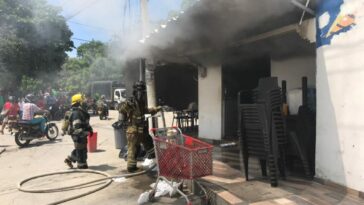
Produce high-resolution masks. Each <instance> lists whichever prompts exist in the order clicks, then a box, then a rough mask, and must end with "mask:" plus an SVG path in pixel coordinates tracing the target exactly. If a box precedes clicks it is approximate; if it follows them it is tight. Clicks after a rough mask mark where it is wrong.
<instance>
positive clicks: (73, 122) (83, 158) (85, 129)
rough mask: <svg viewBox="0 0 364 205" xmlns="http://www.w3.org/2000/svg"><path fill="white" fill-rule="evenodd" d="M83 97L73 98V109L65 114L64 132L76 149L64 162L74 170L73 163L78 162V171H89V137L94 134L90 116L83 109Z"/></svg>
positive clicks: (78, 95)
mask: <svg viewBox="0 0 364 205" xmlns="http://www.w3.org/2000/svg"><path fill="white" fill-rule="evenodd" d="M83 101H84V100H83V96H82V95H81V94H76V95H74V96H72V108H71V110H70V111H68V112H67V113H66V114H65V118H64V121H63V126H62V131H63V134H66V133H67V134H69V135H71V137H72V140H73V143H74V146H75V149H74V150H73V151H72V152H71V155H70V156H68V157H67V158H66V159H65V160H64V162H65V163H66V164H67V165H68V166H69V167H70V168H73V164H72V163H76V162H77V168H78V169H87V168H88V166H87V136H88V134H89V133H92V132H93V130H92V127H91V126H90V124H89V120H90V115H89V114H88V113H87V112H86V111H85V110H84V109H82V103H83Z"/></svg>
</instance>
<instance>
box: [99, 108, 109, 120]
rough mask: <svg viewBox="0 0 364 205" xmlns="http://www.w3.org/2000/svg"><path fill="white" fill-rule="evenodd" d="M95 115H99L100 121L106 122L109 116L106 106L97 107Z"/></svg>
mask: <svg viewBox="0 0 364 205" xmlns="http://www.w3.org/2000/svg"><path fill="white" fill-rule="evenodd" d="M97 114H98V115H99V118H100V120H107V119H108V116H109V108H108V106H107V105H106V104H103V105H102V106H99V107H97Z"/></svg>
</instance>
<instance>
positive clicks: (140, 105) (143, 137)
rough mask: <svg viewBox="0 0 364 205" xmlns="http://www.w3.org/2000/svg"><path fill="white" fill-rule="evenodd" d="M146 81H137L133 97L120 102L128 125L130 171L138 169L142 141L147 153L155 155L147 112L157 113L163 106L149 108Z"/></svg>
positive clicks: (121, 116)
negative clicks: (149, 134)
mask: <svg viewBox="0 0 364 205" xmlns="http://www.w3.org/2000/svg"><path fill="white" fill-rule="evenodd" d="M145 88H146V87H145V83H144V82H142V81H140V82H137V83H136V84H135V85H134V87H133V97H132V98H131V99H130V100H127V101H125V102H123V103H122V104H120V106H119V109H118V110H119V113H120V117H119V119H120V120H121V121H122V122H123V123H124V124H126V125H127V129H126V138H127V141H128V163H127V169H128V172H136V171H137V160H136V155H137V150H138V146H139V145H140V143H142V144H143V146H144V148H145V150H146V151H147V153H149V154H151V156H150V157H153V155H154V149H153V140H152V139H151V138H150V137H149V136H148V134H147V133H148V127H147V126H148V125H147V121H146V120H145V117H144V115H145V114H148V113H150V114H155V113H157V112H158V111H159V110H160V109H161V108H160V107H157V108H148V107H147V103H146V95H145V94H146V92H145Z"/></svg>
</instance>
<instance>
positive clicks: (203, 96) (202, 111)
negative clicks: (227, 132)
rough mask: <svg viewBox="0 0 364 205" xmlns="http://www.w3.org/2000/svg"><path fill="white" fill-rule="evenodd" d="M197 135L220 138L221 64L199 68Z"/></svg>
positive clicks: (206, 137) (213, 138) (211, 138)
mask: <svg viewBox="0 0 364 205" xmlns="http://www.w3.org/2000/svg"><path fill="white" fill-rule="evenodd" d="M198 110H199V137H200V138H204V139H210V140H221V138H222V136H221V135H222V133H221V131H222V130H221V126H222V73H221V65H217V66H208V68H199V78H198Z"/></svg>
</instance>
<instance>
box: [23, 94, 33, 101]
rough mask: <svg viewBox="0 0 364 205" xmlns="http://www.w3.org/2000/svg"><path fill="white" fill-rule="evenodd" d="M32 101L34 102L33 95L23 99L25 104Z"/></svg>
mask: <svg viewBox="0 0 364 205" xmlns="http://www.w3.org/2000/svg"><path fill="white" fill-rule="evenodd" d="M33 101H34V95H33V94H28V95H26V96H25V98H24V102H26V103H32V102H33Z"/></svg>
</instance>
